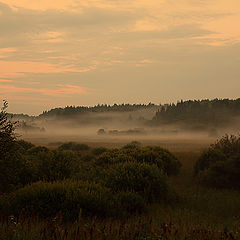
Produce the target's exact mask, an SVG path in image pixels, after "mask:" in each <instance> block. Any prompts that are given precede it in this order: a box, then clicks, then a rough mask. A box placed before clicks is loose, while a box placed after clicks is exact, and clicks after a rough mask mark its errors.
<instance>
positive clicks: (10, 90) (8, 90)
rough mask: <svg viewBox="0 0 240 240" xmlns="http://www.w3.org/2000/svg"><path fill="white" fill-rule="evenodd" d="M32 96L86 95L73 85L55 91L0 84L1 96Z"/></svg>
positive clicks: (80, 88)
mask: <svg viewBox="0 0 240 240" xmlns="http://www.w3.org/2000/svg"><path fill="white" fill-rule="evenodd" d="M28 93H30V94H33V93H38V94H42V95H46V96H52V97H67V96H68V95H74V94H77V95H82V94H87V91H86V90H85V89H84V88H82V87H80V86H75V85H68V84H67V85H65V86H62V87H60V88H59V87H58V88H56V89H50V88H29V87H18V86H14V85H3V84H0V94H2V95H4V94H5V95H7V96H8V95H12V94H28Z"/></svg>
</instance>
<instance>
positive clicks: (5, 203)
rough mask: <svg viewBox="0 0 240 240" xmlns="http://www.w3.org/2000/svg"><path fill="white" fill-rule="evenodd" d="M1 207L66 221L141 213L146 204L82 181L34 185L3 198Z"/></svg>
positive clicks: (128, 193) (138, 197)
mask: <svg viewBox="0 0 240 240" xmlns="http://www.w3.org/2000/svg"><path fill="white" fill-rule="evenodd" d="M0 204H1V205H0V207H1V208H2V209H4V212H5V213H8V214H14V215H15V216H17V215H19V214H20V213H21V212H22V211H24V214H25V215H28V216H31V215H32V214H36V215H38V216H41V217H54V216H56V215H57V214H58V213H59V212H61V215H62V216H63V217H64V218H65V219H68V220H74V219H77V218H78V217H79V215H81V216H83V217H86V216H87V217H88V216H100V217H112V216H123V215H127V214H128V213H129V212H130V213H131V212H134V213H136V212H142V211H144V210H145V207H146V203H145V202H144V201H143V199H142V198H141V197H140V196H138V195H137V194H135V193H130V192H118V193H117V194H115V193H113V192H112V191H111V190H110V189H109V188H106V187H104V186H102V185H100V184H95V183H88V182H82V181H73V180H65V181H60V182H59V181H57V182H37V183H34V184H32V185H28V186H26V187H24V188H21V189H19V190H17V191H14V192H12V193H10V194H8V195H5V196H3V197H2V200H1V202H0Z"/></svg>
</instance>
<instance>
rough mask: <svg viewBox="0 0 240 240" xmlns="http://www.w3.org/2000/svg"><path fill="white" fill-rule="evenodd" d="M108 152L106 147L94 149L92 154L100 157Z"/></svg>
mask: <svg viewBox="0 0 240 240" xmlns="http://www.w3.org/2000/svg"><path fill="white" fill-rule="evenodd" d="M106 151H107V148H105V147H96V148H93V149H92V154H94V155H96V156H98V155H100V154H102V153H104V152H106Z"/></svg>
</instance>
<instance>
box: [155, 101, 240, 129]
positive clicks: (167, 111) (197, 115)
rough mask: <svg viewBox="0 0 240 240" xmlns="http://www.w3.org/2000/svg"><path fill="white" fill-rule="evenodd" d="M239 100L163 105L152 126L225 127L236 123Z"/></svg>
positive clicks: (239, 106)
mask: <svg viewBox="0 0 240 240" xmlns="http://www.w3.org/2000/svg"><path fill="white" fill-rule="evenodd" d="M239 119H240V98H238V99H236V100H229V99H214V100H208V99H207V100H194V101H192V100H189V101H180V102H178V103H177V104H169V105H164V106H163V107H162V108H161V109H160V110H158V111H157V112H156V115H155V116H154V118H153V120H152V121H151V124H152V125H155V126H157V125H163V124H176V125H185V126H186V127H187V128H191V127H193V128H198V127H199V128H201V127H225V126H227V125H229V124H234V123H238V122H237V120H239Z"/></svg>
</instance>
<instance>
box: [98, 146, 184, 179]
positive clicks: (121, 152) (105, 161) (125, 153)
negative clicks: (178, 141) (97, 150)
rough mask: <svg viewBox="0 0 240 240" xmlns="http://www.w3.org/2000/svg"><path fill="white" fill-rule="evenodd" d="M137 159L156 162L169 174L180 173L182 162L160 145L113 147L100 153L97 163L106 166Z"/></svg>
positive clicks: (148, 162)
mask: <svg viewBox="0 0 240 240" xmlns="http://www.w3.org/2000/svg"><path fill="white" fill-rule="evenodd" d="M131 161H137V162H140V163H147V164H155V165H157V166H158V168H159V169H161V170H162V171H163V172H164V173H165V174H167V175H176V174H178V173H179V170H180V167H181V163H180V161H179V160H178V159H177V158H176V157H175V156H174V155H173V154H172V153H170V152H169V151H168V150H166V149H163V148H160V147H150V146H149V147H138V146H136V145H134V147H133V146H131V147H130V146H124V147H123V148H122V149H113V150H109V151H107V152H104V153H103V154H101V155H99V156H98V157H97V159H96V165H98V166H103V167H104V166H106V165H111V164H115V163H121V162H131Z"/></svg>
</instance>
